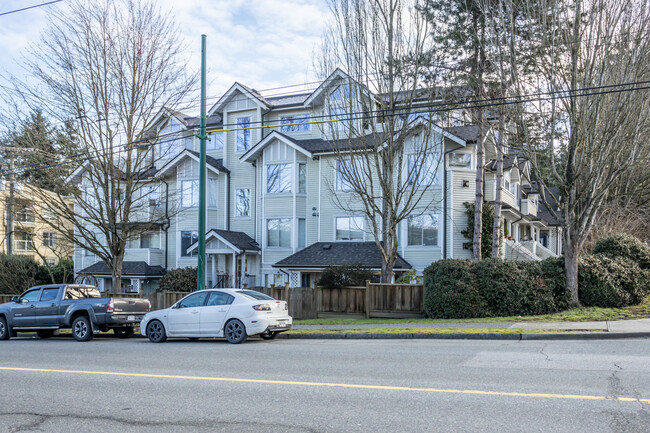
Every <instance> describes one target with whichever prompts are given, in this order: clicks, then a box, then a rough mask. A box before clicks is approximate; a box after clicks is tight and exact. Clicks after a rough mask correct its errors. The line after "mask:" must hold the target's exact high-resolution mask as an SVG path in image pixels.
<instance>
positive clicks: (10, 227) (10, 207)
mask: <svg viewBox="0 0 650 433" xmlns="http://www.w3.org/2000/svg"><path fill="white" fill-rule="evenodd" d="M10 154H11V156H10V157H9V176H8V177H9V199H8V200H7V235H6V237H5V239H7V255H12V254H13V253H14V194H15V191H16V180H15V179H16V178H15V175H14V154H13V153H10Z"/></svg>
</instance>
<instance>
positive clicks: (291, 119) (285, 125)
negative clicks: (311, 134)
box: [280, 113, 311, 132]
mask: <svg viewBox="0 0 650 433" xmlns="http://www.w3.org/2000/svg"><path fill="white" fill-rule="evenodd" d="M310 121H311V115H310V114H309V113H304V114H295V115H293V116H283V117H281V118H280V125H281V126H280V132H305V131H309V130H310V129H311V128H310V127H311V125H310V124H309V123H308V122H310ZM301 123H302V124H303V125H300V124H301ZM305 123H306V124H305ZM296 124H298V125H296Z"/></svg>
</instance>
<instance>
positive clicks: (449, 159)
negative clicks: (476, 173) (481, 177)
mask: <svg viewBox="0 0 650 433" xmlns="http://www.w3.org/2000/svg"><path fill="white" fill-rule="evenodd" d="M460 155H462V156H463V158H465V157H469V165H467V164H466V165H456V164H452V159H453V158H454V157H456V156H460ZM447 167H448V168H450V169H456V170H472V168H473V167H474V155H473V154H472V153H469V152H451V153H450V154H449V156H448V157H447Z"/></svg>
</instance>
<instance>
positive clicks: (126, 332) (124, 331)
mask: <svg viewBox="0 0 650 433" xmlns="http://www.w3.org/2000/svg"><path fill="white" fill-rule="evenodd" d="M113 333H114V334H115V336H116V337H117V338H129V337H131V336H132V335H133V333H134V330H133V328H131V327H127V328H115V329H113Z"/></svg>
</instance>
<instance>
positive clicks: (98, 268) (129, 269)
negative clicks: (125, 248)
mask: <svg viewBox="0 0 650 433" xmlns="http://www.w3.org/2000/svg"><path fill="white" fill-rule="evenodd" d="M79 273H80V274H87V275H111V271H110V270H109V269H108V266H106V264H105V263H104V262H97V263H95V264H93V265H90V266H88V267H87V268H85V269H82V270H81V271H79ZM165 273H166V271H165V268H163V267H162V266H150V265H148V264H147V262H122V276H123V277H124V276H138V277H140V276H143V277H162V276H163V275H165Z"/></svg>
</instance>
